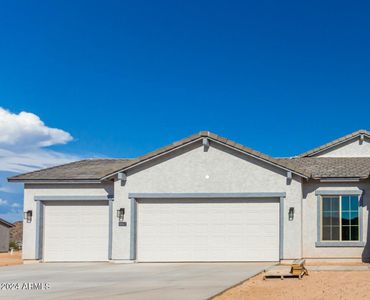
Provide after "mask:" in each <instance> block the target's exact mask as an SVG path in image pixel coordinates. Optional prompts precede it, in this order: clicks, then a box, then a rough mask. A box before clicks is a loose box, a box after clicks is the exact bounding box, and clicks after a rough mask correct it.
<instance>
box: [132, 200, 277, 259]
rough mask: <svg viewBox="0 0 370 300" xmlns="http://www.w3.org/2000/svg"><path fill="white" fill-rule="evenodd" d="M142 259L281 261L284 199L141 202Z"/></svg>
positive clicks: (139, 245)
mask: <svg viewBox="0 0 370 300" xmlns="http://www.w3.org/2000/svg"><path fill="white" fill-rule="evenodd" d="M136 251H137V260H138V261H142V262H167V261H168V262H170V261H278V260H279V201H278V199H276V200H275V199H256V200H251V199H249V200H243V199H240V200H235V199H234V200H230V199H223V200H220V199H194V200H190V199H184V200H175V199H168V200H158V199H153V200H149V199H146V200H138V204H137V247H136Z"/></svg>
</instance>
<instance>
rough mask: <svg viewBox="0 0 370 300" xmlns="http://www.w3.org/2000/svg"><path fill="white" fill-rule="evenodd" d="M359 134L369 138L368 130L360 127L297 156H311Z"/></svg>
mask: <svg viewBox="0 0 370 300" xmlns="http://www.w3.org/2000/svg"><path fill="white" fill-rule="evenodd" d="M361 135H364V136H367V137H368V138H370V132H369V131H367V130H364V129H361V130H358V131H355V132H353V133H350V134H347V135H345V136H343V137H341V138H339V139H336V140H334V141H331V142H329V143H327V144H324V145H322V146H319V147H317V148H315V149H312V150H310V151H307V152H305V153H302V154H300V155H298V156H297V157H310V156H313V155H315V154H318V153H320V152H323V151H326V150H329V149H330V148H333V147H335V146H337V145H339V144H342V143H345V142H347V141H350V140H352V139H354V138H357V137H360V136H361Z"/></svg>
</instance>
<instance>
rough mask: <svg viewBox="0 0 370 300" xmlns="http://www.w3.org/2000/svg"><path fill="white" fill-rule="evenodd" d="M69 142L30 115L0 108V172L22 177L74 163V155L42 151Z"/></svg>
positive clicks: (56, 131) (59, 133) (67, 137)
mask: <svg viewBox="0 0 370 300" xmlns="http://www.w3.org/2000/svg"><path fill="white" fill-rule="evenodd" d="M72 139H73V138H72V136H71V134H69V133H68V132H66V131H64V130H61V129H58V128H51V127H48V126H46V125H45V123H44V122H43V121H42V120H41V119H40V118H39V117H38V116H37V115H35V114H33V113H29V112H20V113H19V114H15V113H12V112H10V111H8V110H5V109H4V108H1V107H0V171H9V172H15V173H23V172H30V171H34V170H36V169H40V168H46V167H50V166H55V165H59V164H64V163H68V162H71V161H74V160H78V159H79V157H78V156H76V155H70V154H65V153H62V152H57V151H52V150H50V149H47V148H46V147H48V146H53V145H57V144H66V143H68V142H69V141H71V140H72Z"/></svg>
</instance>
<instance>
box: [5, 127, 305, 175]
mask: <svg viewBox="0 0 370 300" xmlns="http://www.w3.org/2000/svg"><path fill="white" fill-rule="evenodd" d="M203 138H208V139H209V140H211V141H214V142H217V143H219V144H222V145H225V146H227V147H230V148H233V149H236V150H239V151H241V152H243V153H244V154H246V155H249V156H252V157H254V158H256V159H258V160H262V161H265V162H266V163H269V164H272V165H274V166H276V167H278V168H281V169H284V170H287V171H291V172H293V173H295V174H297V175H299V176H301V177H304V178H308V177H309V175H310V174H309V173H306V172H305V171H302V170H301V169H300V168H299V167H297V166H296V165H295V164H294V163H292V162H291V161H289V160H287V161H281V160H278V159H275V158H272V157H270V156H268V155H266V154H263V153H261V152H258V151H256V150H253V149H251V148H248V147H245V146H243V145H241V144H238V143H236V142H234V141H231V140H228V139H226V138H223V137H220V136H218V135H216V134H213V133H211V132H208V131H201V132H199V133H197V134H194V135H192V136H189V137H187V138H185V139H182V140H180V141H178V142H175V143H172V144H170V145H168V146H165V147H163V148H160V149H158V150H155V151H153V152H150V153H148V154H146V155H143V156H140V157H138V158H136V159H91V160H82V161H78V162H73V163H69V164H65V165H61V166H56V167H52V168H47V169H43V170H39V171H34V172H30V173H26V174H21V175H17V176H13V177H10V178H8V180H9V181H11V182H29V181H46V182H47V181H61V182H65V181H71V180H73V181H94V180H96V181H100V180H104V179H108V178H110V177H112V176H114V175H115V174H117V173H118V172H122V171H125V170H127V169H129V168H133V167H135V166H137V165H139V164H142V163H145V162H147V161H149V160H151V159H154V158H156V157H159V156H162V155H166V154H168V153H170V152H172V151H175V150H177V149H178V148H181V147H183V146H185V145H188V144H190V143H193V142H195V141H199V140H201V139H203Z"/></svg>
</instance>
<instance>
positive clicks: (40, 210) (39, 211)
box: [34, 195, 114, 260]
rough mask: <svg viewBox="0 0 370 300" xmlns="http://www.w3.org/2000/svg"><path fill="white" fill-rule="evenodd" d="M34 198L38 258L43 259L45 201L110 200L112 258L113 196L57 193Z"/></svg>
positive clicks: (109, 233)
mask: <svg viewBox="0 0 370 300" xmlns="http://www.w3.org/2000/svg"><path fill="white" fill-rule="evenodd" d="M34 200H35V201H36V219H35V222H36V223H35V226H36V240H35V253H36V259H39V260H42V259H43V253H42V249H43V238H42V230H43V226H44V206H45V203H44V202H45V201H57V202H63V201H88V202H90V201H91V202H93V201H108V205H109V225H108V226H109V229H108V230H109V231H108V249H107V250H108V259H109V260H110V259H112V236H113V231H112V229H113V226H112V225H113V200H114V199H113V196H112V195H107V196H104V195H102V196H96V195H93V196H81V195H76V196H72V195H68V196H65V195H60V196H59V195H56V196H35V197H34Z"/></svg>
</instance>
